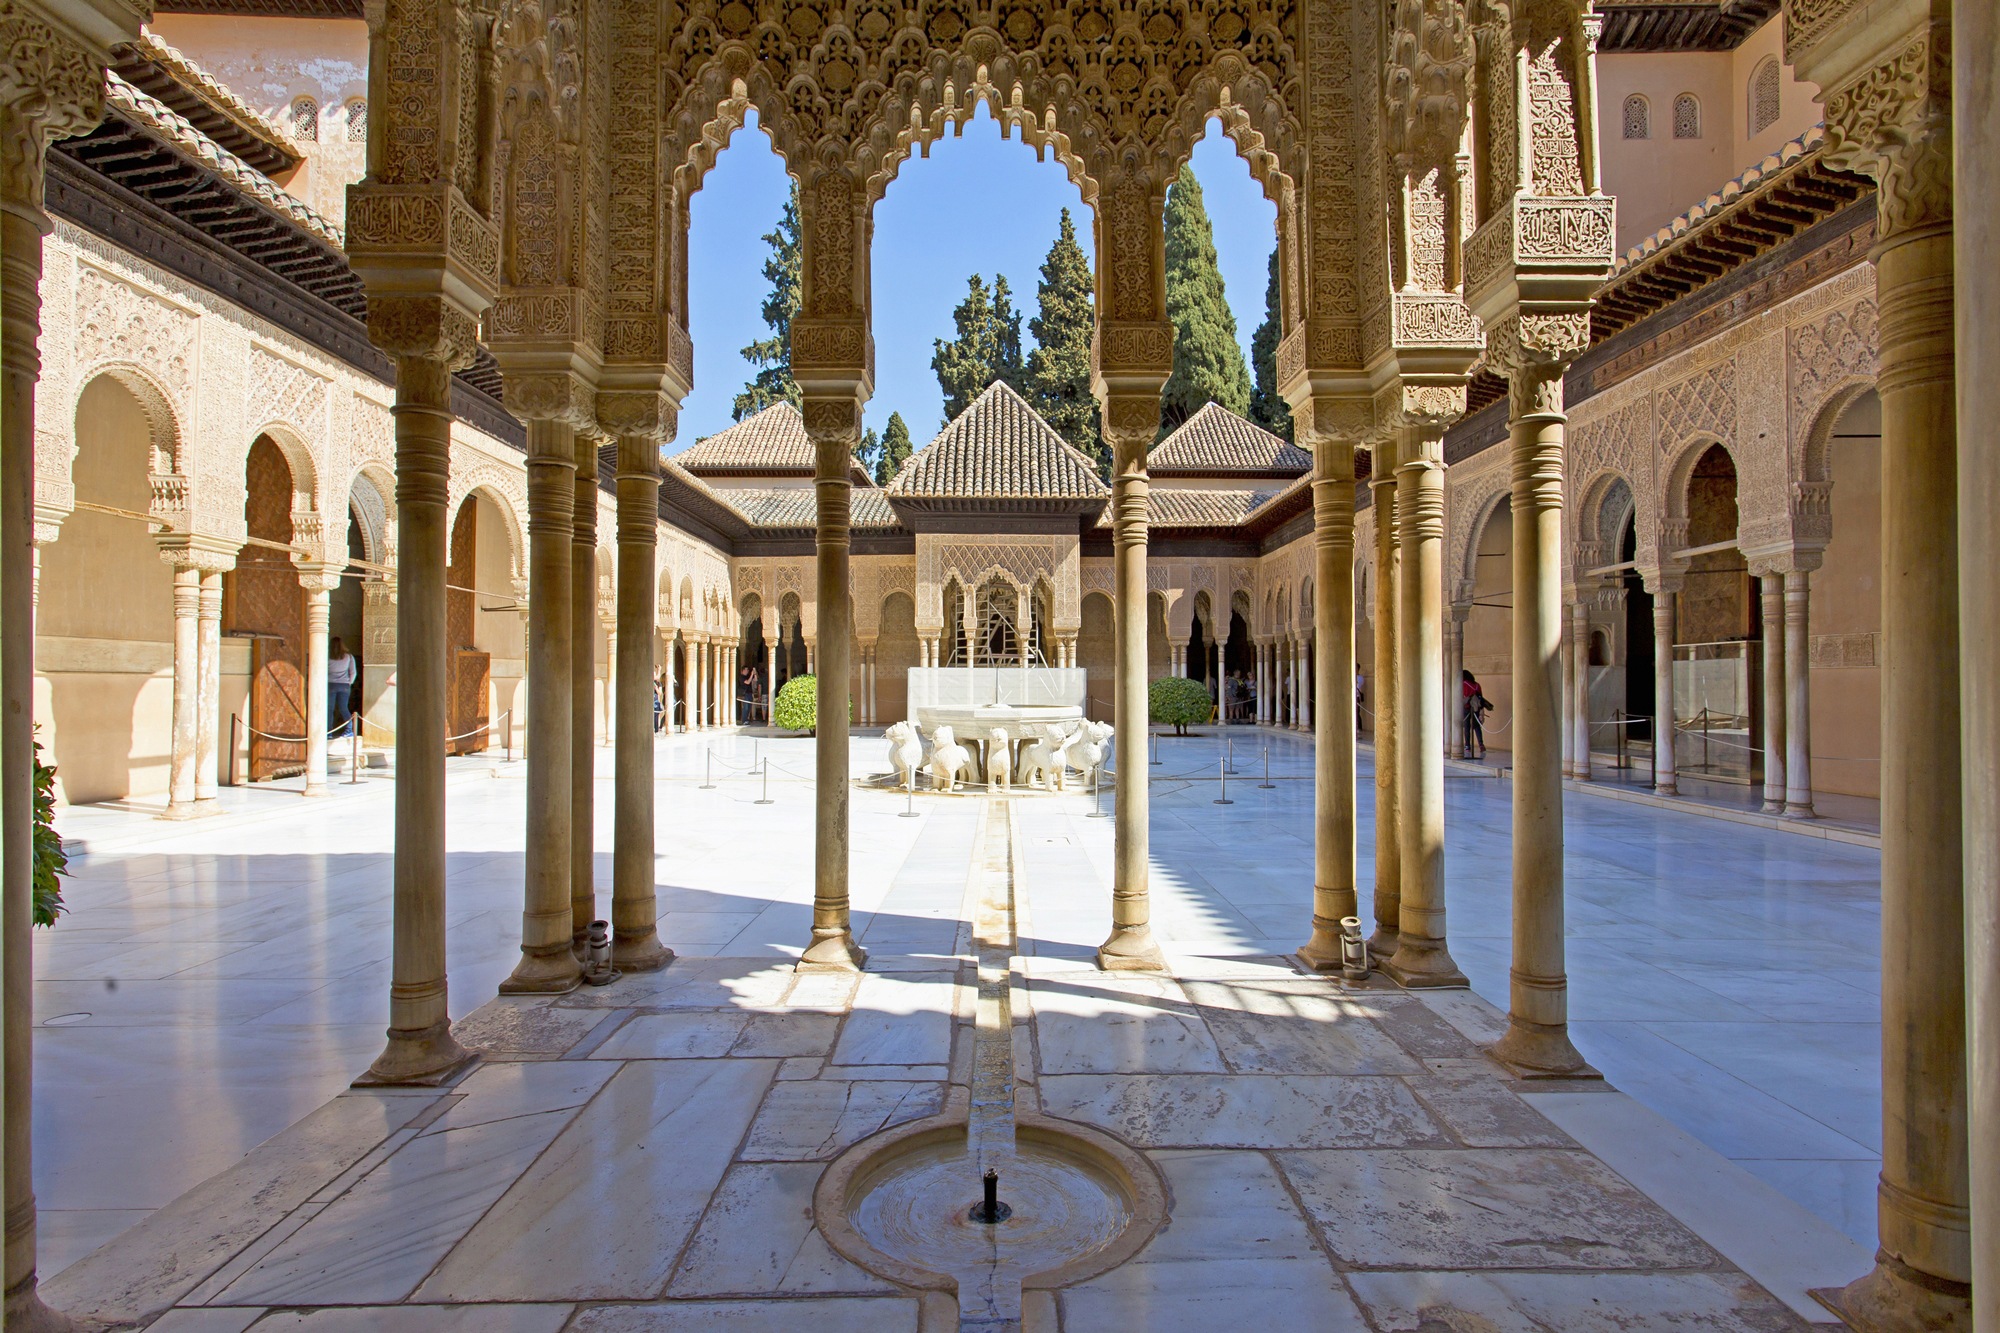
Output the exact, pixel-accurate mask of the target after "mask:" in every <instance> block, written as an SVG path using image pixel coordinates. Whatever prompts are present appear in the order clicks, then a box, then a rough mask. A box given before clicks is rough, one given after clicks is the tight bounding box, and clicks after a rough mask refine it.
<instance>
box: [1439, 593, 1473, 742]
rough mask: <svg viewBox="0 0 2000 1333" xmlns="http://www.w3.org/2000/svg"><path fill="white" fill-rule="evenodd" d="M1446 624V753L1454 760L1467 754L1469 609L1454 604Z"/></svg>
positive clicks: (1470, 609) (1449, 609)
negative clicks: (1466, 688)
mask: <svg viewBox="0 0 2000 1333" xmlns="http://www.w3.org/2000/svg"><path fill="white" fill-rule="evenodd" d="M1447 609H1448V611H1449V612H1450V614H1449V615H1448V616H1447V617H1446V619H1445V622H1444V749H1445V753H1446V754H1449V755H1453V756H1463V757H1465V758H1468V759H1469V758H1471V757H1472V756H1470V755H1467V754H1465V727H1464V724H1463V723H1462V722H1461V720H1460V719H1462V718H1463V717H1464V716H1465V691H1464V689H1463V688H1461V687H1462V686H1463V685H1464V683H1465V621H1466V617H1467V616H1469V615H1470V614H1471V612H1472V608H1471V607H1469V606H1461V605H1460V604H1459V603H1457V602H1453V603H1452V604H1451V606H1450V607H1449V608H1447Z"/></svg>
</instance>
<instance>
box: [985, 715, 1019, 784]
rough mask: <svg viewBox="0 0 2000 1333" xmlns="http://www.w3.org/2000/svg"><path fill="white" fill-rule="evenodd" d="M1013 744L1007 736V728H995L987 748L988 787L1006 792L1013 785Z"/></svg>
mask: <svg viewBox="0 0 2000 1333" xmlns="http://www.w3.org/2000/svg"><path fill="white" fill-rule="evenodd" d="M1012 746H1013V742H1012V741H1011V740H1010V739H1009V738H1008V736H1007V728H1005V727H995V728H993V735H992V737H991V739H990V741H989V743H988V744H987V747H986V785H987V787H988V788H990V789H993V790H996V791H1006V790H1007V789H1008V788H1009V787H1010V786H1011V785H1012V778H1013V773H1014V751H1013V748H1012Z"/></svg>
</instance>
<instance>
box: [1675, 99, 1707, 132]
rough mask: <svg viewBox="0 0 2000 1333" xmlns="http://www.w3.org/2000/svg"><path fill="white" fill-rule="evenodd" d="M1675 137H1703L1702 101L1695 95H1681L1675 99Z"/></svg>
mask: <svg viewBox="0 0 2000 1333" xmlns="http://www.w3.org/2000/svg"><path fill="white" fill-rule="evenodd" d="M1674 137H1675V138H1676V139H1699V138H1700V137H1701V99H1700V98H1699V97H1696V96H1695V95H1694V94H1693V93H1681V94H1680V95H1679V96H1677V97H1675V98H1674Z"/></svg>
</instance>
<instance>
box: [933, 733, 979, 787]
mask: <svg viewBox="0 0 2000 1333" xmlns="http://www.w3.org/2000/svg"><path fill="white" fill-rule="evenodd" d="M971 767H972V753H971V751H969V750H967V749H966V748H965V747H964V746H963V745H960V744H959V743H958V737H957V736H955V735H953V734H952V730H951V728H950V727H939V728H938V729H937V730H935V731H933V732H932V733H931V790H933V791H953V790H956V789H957V786H958V783H959V780H960V775H961V774H963V773H964V772H965V771H966V770H968V769H970V768H971Z"/></svg>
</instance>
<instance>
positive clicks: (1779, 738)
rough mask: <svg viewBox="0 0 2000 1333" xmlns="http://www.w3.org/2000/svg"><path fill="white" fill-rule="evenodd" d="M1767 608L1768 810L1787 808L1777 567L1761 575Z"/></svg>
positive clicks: (1781, 624)
mask: <svg viewBox="0 0 2000 1333" xmlns="http://www.w3.org/2000/svg"><path fill="white" fill-rule="evenodd" d="M1757 593H1758V601H1759V602H1760V603H1761V604H1762V606H1763V612H1764V626H1763V629H1764V662H1763V670H1764V813H1765V814H1767V815H1781V814H1783V813H1784V812H1785V584H1784V579H1783V577H1782V576H1781V575H1779V574H1778V573H1777V572H1776V571H1772V570H1766V571H1765V572H1764V573H1762V574H1760V575H1758V576H1757Z"/></svg>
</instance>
